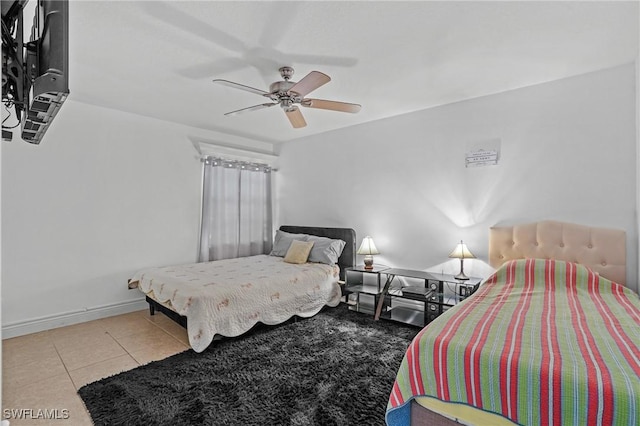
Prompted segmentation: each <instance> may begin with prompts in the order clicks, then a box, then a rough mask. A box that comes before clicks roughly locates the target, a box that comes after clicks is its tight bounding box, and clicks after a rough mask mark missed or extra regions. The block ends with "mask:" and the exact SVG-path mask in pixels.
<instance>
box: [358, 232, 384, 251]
mask: <svg viewBox="0 0 640 426" xmlns="http://www.w3.org/2000/svg"><path fill="white" fill-rule="evenodd" d="M357 254H364V255H372V254H380V252H379V251H378V249H377V248H376V245H375V244H374V243H373V238H371V237H369V236H367V237H364V238H363V239H362V244H360V248H359V249H358V251H357Z"/></svg>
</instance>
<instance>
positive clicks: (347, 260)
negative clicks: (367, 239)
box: [280, 225, 356, 280]
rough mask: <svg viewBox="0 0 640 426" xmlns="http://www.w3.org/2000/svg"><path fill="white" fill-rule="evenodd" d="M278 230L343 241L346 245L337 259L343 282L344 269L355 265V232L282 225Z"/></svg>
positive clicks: (349, 229)
mask: <svg viewBox="0 0 640 426" xmlns="http://www.w3.org/2000/svg"><path fill="white" fill-rule="evenodd" d="M280 230H281V231H284V232H290V233H292V234H309V235H315V236H318V237H326V238H333V239H337V240H342V241H344V242H345V243H346V244H345V246H344V250H342V254H341V255H340V258H338V266H339V267H340V279H341V280H344V277H345V269H346V268H352V267H354V266H355V264H356V231H354V230H353V229H351V228H322V227H318V226H291V225H283V226H281V227H280Z"/></svg>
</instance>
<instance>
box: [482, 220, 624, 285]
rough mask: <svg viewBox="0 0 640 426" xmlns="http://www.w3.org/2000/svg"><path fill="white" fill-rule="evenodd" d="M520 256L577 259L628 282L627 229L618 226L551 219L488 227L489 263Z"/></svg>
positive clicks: (609, 276) (493, 263)
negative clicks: (595, 226)
mask: <svg viewBox="0 0 640 426" xmlns="http://www.w3.org/2000/svg"><path fill="white" fill-rule="evenodd" d="M523 258H540V259H557V260H565V261H568V262H574V263H580V264H582V265H585V266H587V267H589V268H590V269H591V270H593V271H595V272H597V273H599V274H600V275H602V276H603V277H605V278H607V279H609V280H611V281H615V282H617V283H619V284H622V285H626V282H627V267H626V260H627V256H626V233H625V232H624V231H622V230H618V229H609V228H594V227H589V226H584V225H576V224H573V223H566V222H556V221H551V220H547V221H542V222H535V223H528V224H524V225H515V226H500V227H493V228H491V230H490V233H489V264H490V265H491V266H493V267H494V268H497V267H499V266H500V265H502V264H503V263H505V262H507V261H509V260H513V259H523Z"/></svg>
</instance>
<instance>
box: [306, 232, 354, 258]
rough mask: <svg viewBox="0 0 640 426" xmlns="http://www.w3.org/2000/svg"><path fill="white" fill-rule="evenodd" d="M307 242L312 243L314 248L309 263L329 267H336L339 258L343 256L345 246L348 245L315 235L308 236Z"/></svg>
mask: <svg viewBox="0 0 640 426" xmlns="http://www.w3.org/2000/svg"><path fill="white" fill-rule="evenodd" d="M306 237H307V238H306V240H305V241H312V242H313V247H312V248H311V253H309V259H308V260H309V262H318V263H326V264H327V265H335V264H336V263H338V258H339V257H340V255H341V254H342V250H343V249H344V246H345V245H346V244H347V243H345V242H344V241H342V240H333V239H331V238H326V237H316V236H315V235H307V236H306Z"/></svg>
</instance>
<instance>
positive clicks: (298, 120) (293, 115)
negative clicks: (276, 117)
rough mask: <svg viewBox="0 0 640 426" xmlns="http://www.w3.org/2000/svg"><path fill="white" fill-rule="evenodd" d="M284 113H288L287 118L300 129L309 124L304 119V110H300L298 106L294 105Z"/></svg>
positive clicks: (294, 126)
mask: <svg viewBox="0 0 640 426" xmlns="http://www.w3.org/2000/svg"><path fill="white" fill-rule="evenodd" d="M284 113H285V114H287V118H288V119H289V121H290V122H291V125H292V126H293V128H294V129H299V128H301V127H305V126H306V125H307V122H306V121H304V117H303V116H302V112H300V109H299V108H298V107H297V106H295V105H294V106H292V107H289V108H287V109H285V110H284Z"/></svg>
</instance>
